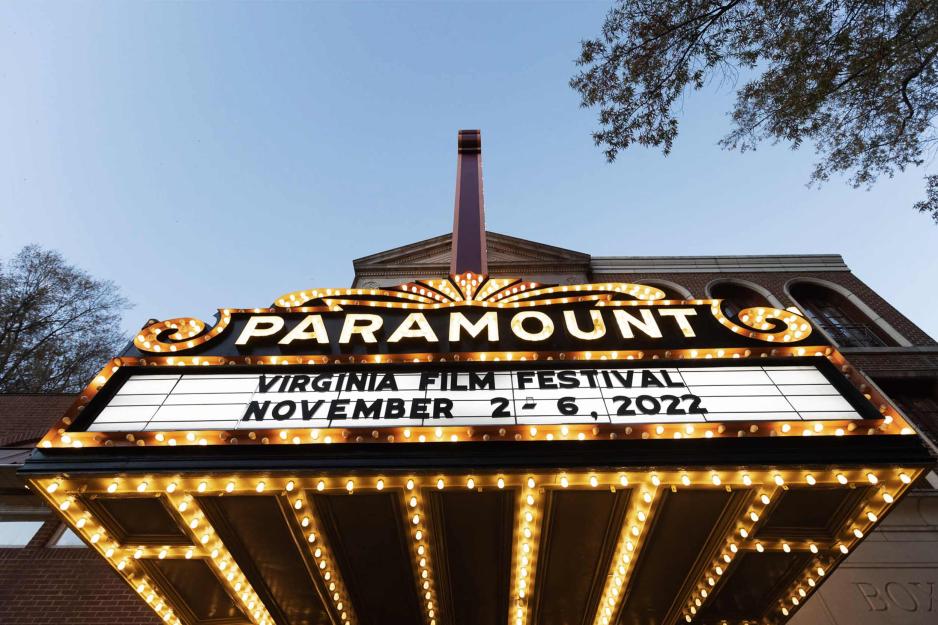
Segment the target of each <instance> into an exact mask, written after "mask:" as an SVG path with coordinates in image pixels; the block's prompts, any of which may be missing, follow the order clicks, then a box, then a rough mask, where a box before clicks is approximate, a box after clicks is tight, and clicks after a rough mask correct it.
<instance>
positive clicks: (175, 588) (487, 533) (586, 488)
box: [32, 465, 919, 625]
mask: <svg viewBox="0 0 938 625" xmlns="http://www.w3.org/2000/svg"><path fill="white" fill-rule="evenodd" d="M918 472H919V469H917V468H914V467H911V468H904V469H903V468H898V467H895V466H889V467H883V466H879V467H872V468H871V467H859V466H856V465H851V466H841V467H837V466H829V465H828V466H814V467H811V466H806V465H799V466H797V467H794V466H788V467H763V468H758V467H752V468H740V467H739V466H733V467H718V466H711V467H707V468H701V467H697V468H692V467H687V468H686V469H685V468H673V467H672V468H664V469H662V470H661V471H655V470H644V469H643V470H628V469H624V470H595V471H593V470H585V469H575V470H569V471H568V470H565V469H557V468H552V469H546V468H540V469H531V470H527V471H525V470H517V469H513V470H511V471H506V472H497V471H492V470H484V471H479V472H473V471H471V470H459V471H455V470H452V469H448V470H446V471H444V472H439V473H437V472H433V471H432V470H422V471H420V470H418V471H413V472H408V471H406V470H402V469H400V468H397V469H394V470H388V471H380V470H374V471H367V472H364V471H348V472H344V473H337V472H335V471H331V472H330V471H325V472H323V471H316V472H311V471H306V470H304V471H296V472H288V473H287V472H278V473H276V474H273V473H269V472H240V473H236V474H235V473H224V472H218V471H215V472H210V473H205V472H197V473H193V472H185V471H178V472H173V471H168V472H159V473H153V472H151V473H148V474H143V473H139V474H138V473H121V474H119V475H114V474H111V475H103V474H96V475H87V476H83V475H81V474H77V475H73V476H71V477H67V476H64V475H49V476H42V477H40V476H35V477H33V478H32V483H33V484H34V486H35V487H36V488H37V489H41V492H43V493H44V496H45V497H46V498H47V499H49V500H50V503H52V504H53V505H55V506H56V507H57V508H58V509H59V510H60V512H61V514H62V515H63V516H64V517H65V518H66V520H67V521H68V522H69V523H70V525H72V526H73V528H75V530H76V531H77V532H78V533H79V535H81V536H82V537H83V538H84V539H85V540H86V541H87V542H88V543H89V545H91V546H92V547H93V548H95V549H97V550H98V551H99V552H100V553H101V554H102V555H103V556H104V557H105V558H107V559H108V561H109V562H110V563H111V565H112V566H114V568H115V569H117V570H118V572H119V573H120V574H121V575H122V576H124V577H125V578H126V579H127V581H128V583H130V584H131V585H132V586H133V587H134V588H136V589H137V591H138V592H139V593H140V594H141V596H142V597H143V599H144V600H145V601H148V603H150V605H151V606H152V607H153V608H154V610H156V612H157V613H158V614H160V615H161V616H162V617H163V618H164V620H165V621H166V622H168V623H177V622H178V623H185V624H190V623H191V624H200V625H201V624H204V625H235V624H238V625H246V624H248V623H254V624H258V625H260V624H264V623H267V624H273V623H276V624H278V625H313V624H325V623H337V624H343V625H344V624H345V623H348V624H350V625H355V624H360V625H378V624H384V623H413V624H415V625H416V624H423V625H431V624H432V625H462V624H466V625H469V624H475V623H499V624H505V625H519V624H520V625H530V624H538V625H539V624H545V625H548V624H555V623H556V624H574V623H575V624H581V625H605V624H607V623H617V624H621V625H648V624H661V625H671V624H674V623H685V622H691V623H701V624H707V625H709V624H716V623H723V622H727V623H743V622H747V621H748V622H759V623H781V622H784V621H785V620H787V618H788V616H790V615H791V614H793V613H794V612H795V611H796V610H797V608H798V606H799V605H800V604H801V603H802V602H803V601H804V600H806V598H809V597H810V596H811V593H813V592H814V591H815V590H816V588H817V586H818V585H819V584H820V583H822V582H823V580H824V578H825V577H826V575H827V574H828V572H829V571H830V570H832V569H833V568H834V567H836V565H837V563H838V562H839V561H840V560H841V559H842V558H843V557H845V553H847V552H849V551H850V550H851V549H853V548H854V547H855V545H856V544H857V542H859V540H860V539H861V538H862V536H864V535H865V534H867V533H869V531H870V530H871V529H872V527H873V526H874V525H875V524H876V523H877V522H878V519H879V518H880V517H881V516H883V514H884V513H885V512H886V511H887V510H888V508H889V507H890V504H891V503H892V502H894V501H895V500H896V499H897V498H898V497H900V496H901V494H902V493H903V492H904V490H905V489H906V488H907V486H908V483H909V482H910V481H911V480H913V479H914V478H915V477H916V476H917V475H918ZM53 484H55V486H52V485H53ZM50 490H51V492H50Z"/></svg>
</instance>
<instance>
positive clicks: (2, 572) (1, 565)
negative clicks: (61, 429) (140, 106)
mask: <svg viewBox="0 0 938 625" xmlns="http://www.w3.org/2000/svg"><path fill="white" fill-rule="evenodd" d="M73 401H75V395H0V447H7V448H9V447H32V446H33V445H34V444H35V443H36V441H37V439H39V438H41V437H42V436H43V435H45V433H46V432H47V431H48V429H49V428H50V427H52V425H53V424H54V423H55V422H56V421H57V420H58V419H59V417H61V416H62V414H63V413H64V412H65V410H66V409H67V408H68V407H69V406H70V405H71V404H72V402H73ZM3 471H4V473H9V479H10V480H11V481H12V480H15V479H16V478H14V476H13V474H12V471H13V469H12V468H5V469H3ZM6 479H7V478H6V477H5V478H4V480H6ZM39 506H41V504H40V502H39V500H38V499H36V497H34V496H33V495H30V494H28V492H27V491H26V490H25V489H23V490H22V491H21V492H17V491H16V490H11V491H8V492H5V493H3V496H2V498H0V513H3V512H4V511H6V512H12V513H14V514H15V513H16V512H17V511H23V510H29V511H31V510H35V509H36V508H37V507H39ZM49 519H50V520H48V521H47V522H46V523H44V524H43V526H42V528H41V529H40V530H39V531H38V532H37V533H36V535H35V536H34V537H33V539H32V540H31V541H30V543H29V545H27V546H26V547H12V548H2V547H0V625H52V624H55V625H60V624H64V623H68V624H69V625H157V624H158V623H162V621H161V620H160V619H159V618H157V617H156V615H155V614H154V613H153V612H152V610H150V608H149V607H148V606H147V605H146V604H145V603H144V602H143V600H141V599H140V597H139V596H138V595H137V593H135V592H134V590H133V589H132V588H130V587H129V586H128V585H127V583H126V582H124V581H123V580H122V579H121V578H120V576H118V575H117V573H116V572H114V571H113V570H112V569H111V568H110V567H109V566H108V565H107V563H105V562H104V560H103V559H102V558H101V557H100V556H98V555H97V554H96V553H94V552H93V551H92V550H91V549H87V548H81V547H50V546H49V542H50V541H51V540H52V539H53V537H55V536H56V534H57V532H58V531H59V530H60V528H61V527H62V525H61V523H60V522H59V521H58V520H56V519H54V518H53V515H52V512H51V511H50V512H49Z"/></svg>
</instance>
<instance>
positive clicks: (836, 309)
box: [789, 282, 896, 347]
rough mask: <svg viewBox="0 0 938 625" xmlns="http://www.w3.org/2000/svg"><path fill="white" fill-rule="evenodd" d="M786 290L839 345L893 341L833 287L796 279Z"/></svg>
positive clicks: (866, 345)
mask: <svg viewBox="0 0 938 625" xmlns="http://www.w3.org/2000/svg"><path fill="white" fill-rule="evenodd" d="M789 292H790V293H791V296H792V297H793V298H794V299H795V300H796V301H797V302H798V304H799V305H800V307H801V309H802V310H803V311H804V312H805V314H806V315H808V318H810V319H811V321H813V322H814V324H815V325H816V326H818V327H819V328H821V329H822V330H824V332H826V333H827V335H828V336H830V337H831V338H832V339H833V340H834V342H835V343H837V345H839V346H840V347H883V346H886V345H895V344H896V343H895V341H893V340H892V339H891V338H890V337H889V336H887V335H886V334H885V333H884V332H883V331H882V330H880V328H878V327H877V326H876V324H874V323H873V322H872V321H871V320H870V319H869V318H868V317H867V316H866V315H865V314H864V313H863V312H861V311H860V310H859V309H858V308H857V307H856V306H855V305H854V304H853V303H852V302H850V301H849V300H848V299H847V298H846V297H845V296H844V295H842V294H841V293H838V292H837V291H835V290H833V289H830V288H827V287H825V286H822V285H819V284H813V283H806V282H799V283H796V284H793V285H792V286H791V287H790V288H789Z"/></svg>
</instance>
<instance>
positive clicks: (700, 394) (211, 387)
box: [88, 365, 861, 432]
mask: <svg viewBox="0 0 938 625" xmlns="http://www.w3.org/2000/svg"><path fill="white" fill-rule="evenodd" d="M860 418H861V416H860V415H859V414H858V413H857V411H856V410H855V408H854V407H853V406H852V405H851V404H850V402H849V401H847V399H846V398H844V397H843V396H842V395H841V393H840V392H839V391H838V390H837V389H836V388H835V387H834V386H833V385H832V384H831V383H830V381H828V379H827V378H826V377H825V376H824V374H823V373H822V372H821V371H820V370H818V369H817V367H815V366H813V365H791V366H738V367H737V366H720V367H662V368H655V367H639V368H608V369H606V368H596V369H586V368H570V369H561V368H556V369H522V368H518V369H514V370H506V369H495V368H493V369H491V370H485V369H477V370H472V371H450V370H444V369H439V370H420V371H413V372H410V371H407V372H390V371H382V370H380V369H378V368H374V369H369V370H358V371H333V372H321V373H274V372H268V373H249V374H239V373H231V374H224V373H216V374H196V373H191V374H190V373H180V374H172V375H147V374H142V375H134V376H131V377H130V378H129V379H128V380H127V381H126V382H124V384H123V385H122V386H121V388H120V389H119V390H118V391H117V393H116V394H115V395H114V396H113V397H112V398H111V400H110V401H109V402H108V403H107V405H105V406H104V408H103V409H102V410H101V411H100V413H99V414H98V415H97V416H96V417H95V419H94V421H93V422H92V423H91V425H90V426H89V428H88V429H89V430H90V431H96V432H105V431H122V432H138V431H148V430H149V431H176V430H239V429H262V428H291V429H298V428H329V427H338V428H356V427H360V428H369V427H394V426H401V427H404V426H406V427H419V426H431V427H436V426H484V425H503V424H505V425H538V424H545V425H546V424H561V423H569V424H574V423H594V424H624V425H627V424H635V423H667V422H678V423H694V422H721V421H796V420H832V419H834V420H842V419H860Z"/></svg>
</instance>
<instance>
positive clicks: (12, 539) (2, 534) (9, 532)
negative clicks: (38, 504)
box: [0, 519, 43, 547]
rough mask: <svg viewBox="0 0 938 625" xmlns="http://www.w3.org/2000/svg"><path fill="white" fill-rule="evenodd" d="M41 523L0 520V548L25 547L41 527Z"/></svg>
mask: <svg viewBox="0 0 938 625" xmlns="http://www.w3.org/2000/svg"><path fill="white" fill-rule="evenodd" d="M42 523H43V522H42V521H14V520H12V519H0V547H25V546H26V545H28V544H29V541H31V540H32V539H33V536H35V535H36V532H38V531H39V528H40V527H42Z"/></svg>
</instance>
